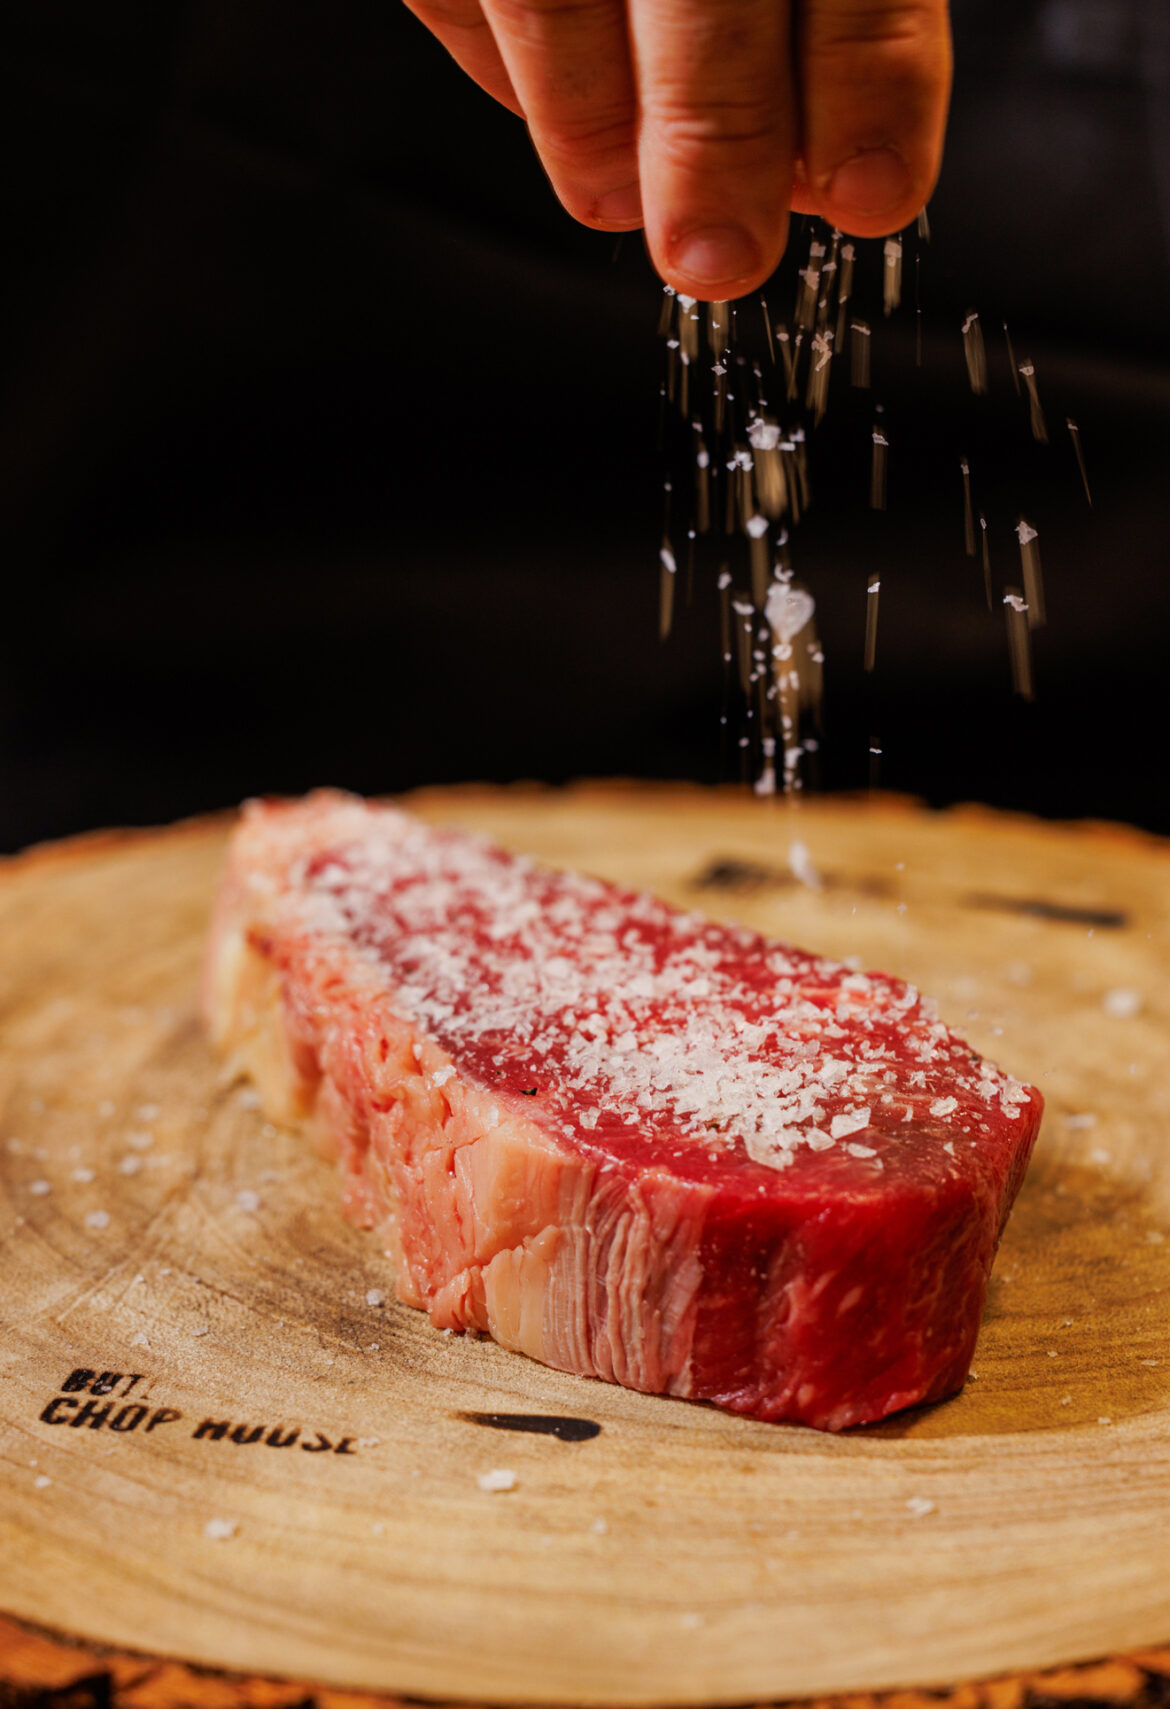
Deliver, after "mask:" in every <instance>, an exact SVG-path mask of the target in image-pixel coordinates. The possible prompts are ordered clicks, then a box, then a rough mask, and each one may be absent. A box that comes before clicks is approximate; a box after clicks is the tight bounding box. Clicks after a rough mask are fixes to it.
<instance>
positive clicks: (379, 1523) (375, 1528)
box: [370, 1519, 386, 1537]
mask: <svg viewBox="0 0 1170 1709" xmlns="http://www.w3.org/2000/svg"><path fill="white" fill-rule="evenodd" d="M370 1530H371V1531H372V1532H373V1533H374V1536H375V1537H384V1536H385V1535H386V1524H385V1521H384V1520H381V1519H375V1520H374V1523H373V1524H372V1525H371V1526H370Z"/></svg>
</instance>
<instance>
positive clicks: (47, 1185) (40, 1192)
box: [28, 1181, 53, 1199]
mask: <svg viewBox="0 0 1170 1709" xmlns="http://www.w3.org/2000/svg"><path fill="white" fill-rule="evenodd" d="M28 1190H29V1192H30V1193H31V1194H32V1196H33V1198H34V1199H43V1198H44V1197H45V1195H46V1194H47V1193H51V1192H52V1191H53V1186H52V1182H50V1181H30V1182H29V1188H28Z"/></svg>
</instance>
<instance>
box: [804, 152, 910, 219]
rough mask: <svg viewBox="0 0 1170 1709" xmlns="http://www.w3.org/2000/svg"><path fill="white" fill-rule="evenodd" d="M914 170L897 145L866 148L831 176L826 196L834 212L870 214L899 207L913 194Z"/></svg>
mask: <svg viewBox="0 0 1170 1709" xmlns="http://www.w3.org/2000/svg"><path fill="white" fill-rule="evenodd" d="M911 188H912V185H911V180H910V171H909V168H908V167H907V165H906V162H905V161H904V160H903V159H902V156H901V155H900V154H899V153H898V152H897V150H896V149H893V148H864V149H862V150H861V152H860V153H858V154H855V155H853V156H852V157H851V158H850V159H849V160H846V161H845V162H844V163H843V164H842V165H840V166H838V168H837V170H836V171H835V172H834V173H832V174H831V175H830V177H829V180H828V183H827V184H826V185H825V192H824V193H825V199H826V201H827V202H828V203H829V204H830V206H831V208H832V210H833V213H834V215H837V214H855V215H862V216H864V217H866V218H869V217H871V216H874V215H877V214H884V213H887V212H888V211H889V210H890V209H891V208H896V207H898V206H899V205H900V204H901V203H903V202H904V201H905V200H906V198H907V196H908V195H909V194H910V191H911Z"/></svg>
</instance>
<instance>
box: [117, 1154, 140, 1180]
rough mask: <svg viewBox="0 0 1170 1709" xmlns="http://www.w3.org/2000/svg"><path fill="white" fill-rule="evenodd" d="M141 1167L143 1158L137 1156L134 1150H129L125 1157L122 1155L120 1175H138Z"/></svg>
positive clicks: (119, 1163)
mask: <svg viewBox="0 0 1170 1709" xmlns="http://www.w3.org/2000/svg"><path fill="white" fill-rule="evenodd" d="M141 1168H142V1159H141V1157H135V1155H134V1153H133V1152H129V1153H127V1155H126V1156H125V1157H120V1158H119V1159H118V1173H119V1175H137V1173H138V1171H139V1170H140V1169H141Z"/></svg>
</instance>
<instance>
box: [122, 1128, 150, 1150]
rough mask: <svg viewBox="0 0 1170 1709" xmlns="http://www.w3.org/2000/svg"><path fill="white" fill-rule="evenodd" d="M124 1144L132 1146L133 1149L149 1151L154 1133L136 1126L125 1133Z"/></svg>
mask: <svg viewBox="0 0 1170 1709" xmlns="http://www.w3.org/2000/svg"><path fill="white" fill-rule="evenodd" d="M126 1144H127V1145H131V1146H133V1148H134V1150H135V1151H149V1150H150V1148H151V1146H152V1145H153V1144H154V1135H153V1134H152V1133H151V1132H149V1130H148V1129H146V1128H137V1129H135V1131H134V1132H133V1133H128V1134H127V1135H126Z"/></svg>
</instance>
